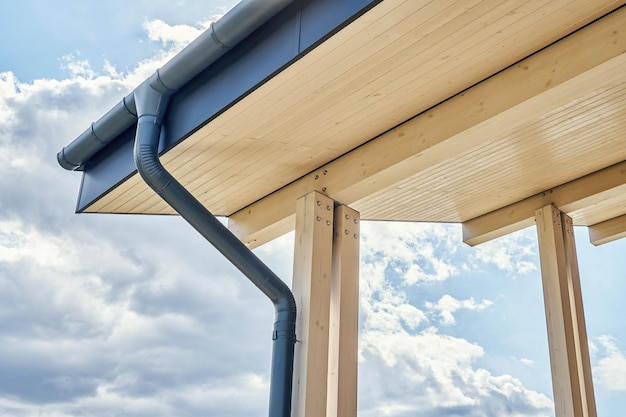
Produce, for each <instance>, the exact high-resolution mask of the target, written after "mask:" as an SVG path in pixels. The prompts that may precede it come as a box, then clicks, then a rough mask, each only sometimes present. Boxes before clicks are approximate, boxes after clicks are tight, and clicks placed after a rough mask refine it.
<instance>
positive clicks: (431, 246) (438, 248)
mask: <svg viewBox="0 0 626 417" xmlns="http://www.w3.org/2000/svg"><path fill="white" fill-rule="evenodd" d="M455 229H456V230H455ZM362 230H363V234H362V235H363V236H362V239H361V253H362V255H361V259H364V260H365V261H367V260H368V259H374V258H382V259H384V260H386V262H385V264H386V265H387V266H388V267H389V268H390V269H391V270H392V271H393V272H394V273H395V274H397V275H398V276H400V277H401V278H402V279H403V281H404V282H405V283H406V284H407V285H415V284H417V283H420V282H429V281H430V282H436V281H445V280H446V279H448V278H450V277H452V276H454V275H455V274H456V273H457V268H456V267H455V265H454V263H453V261H452V256H453V255H454V254H455V252H456V251H457V248H458V246H459V241H458V240H456V239H455V236H454V234H455V232H457V231H458V225H443V224H433V223H399V222H398V223H385V222H364V223H363V224H362ZM458 232H460V231H458ZM382 241H384V242H386V244H385V245H381V244H380V242H382Z"/></svg>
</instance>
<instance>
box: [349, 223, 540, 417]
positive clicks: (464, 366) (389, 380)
mask: <svg viewBox="0 0 626 417" xmlns="http://www.w3.org/2000/svg"><path fill="white" fill-rule="evenodd" d="M381 226H382V224H381V223H376V224H374V225H373V227H372V225H368V224H367V223H366V224H364V227H363V229H362V235H363V238H362V239H363V257H362V259H363V262H362V263H361V312H362V322H361V333H360V345H359V348H360V361H361V364H360V370H359V390H360V391H359V392H360V394H359V395H360V397H359V398H360V401H361V402H360V411H359V415H360V416H365V417H368V416H398V417H400V416H413V415H422V414H423V415H429V416H444V415H463V416H494V417H495V416H502V415H514V416H520V417H521V416H525V417H530V416H533V417H540V416H541V417H543V416H546V415H551V414H552V411H551V410H552V402H551V400H550V399H549V398H548V397H547V396H546V395H544V394H541V393H538V392H536V391H532V390H529V389H527V388H525V387H524V386H523V384H522V383H521V382H520V380H518V379H516V378H515V377H513V376H510V375H493V374H492V373H490V372H489V371H487V370H485V369H481V368H477V367H476V366H475V363H476V360H477V359H478V358H480V357H482V356H483V355H484V354H485V352H484V349H483V348H482V347H481V346H479V345H477V344H475V343H471V342H469V341H468V340H465V339H463V338H460V337H455V336H451V335H446V334H443V333H441V330H438V329H437V328H436V327H433V326H432V324H431V322H430V321H429V319H428V317H427V315H426V314H425V313H424V312H423V311H421V310H419V309H418V308H417V307H415V306H414V305H412V304H410V303H409V298H408V296H407V294H406V293H405V292H404V291H403V289H404V288H408V287H407V284H408V283H410V284H411V285H413V286H422V287H427V286H429V285H431V284H432V283H433V282H439V281H440V280H439V279H438V278H434V279H421V280H416V281H411V280H408V282H407V279H406V278H405V276H403V275H402V274H403V272H404V271H407V270H408V269H409V268H407V266H406V265H407V264H409V263H413V262H422V263H424V264H426V265H434V264H435V263H434V262H432V259H433V258H435V257H437V256H442V257H443V258H444V259H446V258H448V259H449V261H446V262H451V260H450V259H451V256H452V254H454V253H455V251H456V248H455V244H454V243H452V242H451V241H450V240H449V239H451V236H453V234H452V233H451V231H452V230H453V228H452V227H450V228H441V227H440V226H439V225H402V227H397V226H395V225H393V224H392V225H391V227H390V228H389V229H385V228H384V227H381ZM384 226H387V224H384ZM389 230H390V231H389ZM441 232H443V233H441ZM443 234H445V236H443ZM429 235H430V236H433V239H432V242H430V243H429V241H428V238H427V236H429ZM375 241H377V243H376V244H374V242H375ZM381 242H384V244H381ZM429 245H430V246H429ZM422 247H432V248H434V249H433V250H432V251H429V250H426V251H425V252H420V250H421V249H422ZM416 253H417V254H418V256H416ZM424 253H425V255H423V256H421V257H420V256H419V254H424ZM416 258H417V261H416ZM390 270H391V271H392V272H390ZM449 271H452V269H450V270H449ZM449 271H448V272H447V273H446V275H445V278H442V279H446V278H448V277H449V276H450V272H449ZM394 274H397V275H399V278H400V279H399V282H398V284H395V283H394V279H393V275H394ZM433 276H435V277H436V276H437V274H434V275H431V278H432V277H433ZM397 281H398V280H395V282H397ZM491 304H492V303H491V301H489V300H483V301H481V302H476V301H474V299H472V298H469V299H465V300H457V299H455V298H453V297H451V296H450V295H444V296H442V297H441V298H440V300H439V301H438V302H437V303H429V304H427V307H428V308H430V309H431V310H433V311H436V312H437V313H438V314H439V315H440V317H441V318H442V319H443V320H444V321H445V322H446V323H448V324H451V323H453V322H454V316H453V315H452V313H453V312H455V311H458V310H459V309H469V310H482V309H484V308H487V307H488V306H490V305H491Z"/></svg>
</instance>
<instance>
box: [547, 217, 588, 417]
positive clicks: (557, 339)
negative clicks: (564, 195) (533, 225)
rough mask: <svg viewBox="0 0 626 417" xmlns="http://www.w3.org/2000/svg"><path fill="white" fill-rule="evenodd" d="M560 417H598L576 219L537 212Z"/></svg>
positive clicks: (550, 342)
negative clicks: (577, 249) (579, 261)
mask: <svg viewBox="0 0 626 417" xmlns="http://www.w3.org/2000/svg"><path fill="white" fill-rule="evenodd" d="M535 220H536V222H537V235H538V240H539V256H540V259H541V275H542V282H543V293H544V304H545V309H546V323H547V328H548V345H549V350H550V367H551V370H552V388H553V391H554V403H555V412H556V417H596V405H595V398H594V393H593V383H592V379H591V366H590V362H589V347H588V344H587V331H586V329H585V317H584V312H583V304H582V296H581V290H580V276H579V272H578V261H577V258H576V245H575V241H574V229H573V226H572V219H571V218H570V217H569V216H567V215H566V214H565V213H562V212H561V211H560V210H559V209H557V208H556V207H554V206H552V205H548V206H545V207H543V208H540V209H538V210H537V211H536V212H535Z"/></svg>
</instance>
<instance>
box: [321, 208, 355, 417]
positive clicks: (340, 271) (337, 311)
mask: <svg viewBox="0 0 626 417" xmlns="http://www.w3.org/2000/svg"><path fill="white" fill-rule="evenodd" d="M359 221H360V215H359V213H358V212H357V211H355V210H352V209H351V208H349V207H346V206H343V205H341V206H338V207H337V208H336V209H335V222H334V239H333V275H332V281H331V290H330V341H329V358H328V365H329V368H328V405H327V416H328V417H356V415H357V414H356V411H357V374H358V331H359V238H360V234H359V233H360V232H359V229H360V227H359Z"/></svg>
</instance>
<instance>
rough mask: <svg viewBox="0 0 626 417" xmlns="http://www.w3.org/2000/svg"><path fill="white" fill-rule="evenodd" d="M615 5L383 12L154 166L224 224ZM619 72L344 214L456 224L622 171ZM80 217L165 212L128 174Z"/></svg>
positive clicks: (501, 119) (618, 208)
mask: <svg viewBox="0 0 626 417" xmlns="http://www.w3.org/2000/svg"><path fill="white" fill-rule="evenodd" d="M621 4H622V2H621V1H620V2H618V1H601V0H596V1H588V0H575V1H572V0H529V1H478V0H473V1H472V0H459V1H441V0H433V1H430V2H429V1H417V0H409V1H404V2H403V1H389V0H388V1H383V2H382V3H381V4H379V5H377V6H376V7H374V8H373V9H372V10H370V11H369V12H367V13H366V14H365V15H363V16H361V17H360V18H359V19H357V20H356V21H355V22H353V23H351V24H350V25H349V26H347V27H346V28H344V29H342V30H341V31H340V32H339V33H337V34H336V35H334V36H333V37H331V38H330V39H328V40H327V41H325V42H324V43H323V44H321V45H320V46H318V47H317V48H315V49H314V50H312V51H311V52H309V53H308V54H307V55H305V56H304V57H303V58H301V59H300V60H299V61H297V62H295V63H294V64H292V65H291V66H290V67H288V68H287V69H285V70H284V71H282V72H281V73H280V74H278V75H276V76H275V77H274V78H272V79H271V80H269V81H268V82H267V83H265V84H264V85H262V86H261V87H260V88H258V89H257V90H255V91H254V92H253V93H251V94H250V95H248V96H247V97H245V98H244V99H243V100H241V101H240V102H238V103H237V104H235V105H234V106H233V107H231V108H230V109H229V110H227V111H225V112H224V113H222V114H221V115H220V116H218V117H217V118H216V119H214V120H213V121H211V122H210V123H209V124H207V125H205V126H204V127H203V128H201V129H200V130H199V131H197V132H196V133H194V134H193V135H192V136H190V137H189V138H187V139H186V140H184V141H183V142H181V143H180V144H179V145H177V146H176V147H175V148H173V149H172V150H170V151H169V152H167V153H166V154H165V155H164V156H163V158H162V160H163V162H164V164H165V166H166V168H167V169H169V170H171V172H172V173H173V174H174V175H175V176H176V177H177V178H178V179H179V180H180V181H181V182H182V183H183V184H184V185H185V186H186V187H187V188H188V189H189V190H190V191H192V193H193V194H194V195H195V196H196V197H197V198H198V199H199V200H200V201H202V202H203V203H204V204H205V205H206V206H207V207H208V208H209V209H210V210H211V211H212V212H213V213H215V214H217V215H224V216H228V215H231V214H232V213H235V212H237V211H239V210H241V209H242V208H244V207H246V206H248V205H250V204H252V203H254V202H255V201H257V200H260V199H262V198H263V197H265V196H266V195H268V194H271V193H272V192H274V191H276V190H278V189H280V188H281V187H283V186H285V185H287V184H289V183H291V182H292V181H295V180H296V179H298V178H300V177H302V176H304V175H306V174H308V173H310V172H311V171H313V170H315V169H316V168H318V167H320V166H322V165H324V164H325V163H327V162H329V161H331V160H334V159H336V158H338V157H340V156H341V155H343V154H345V153H347V152H349V151H351V150H352V149H354V148H356V147H358V146H360V145H362V144H363V143H365V142H367V141H369V140H371V139H373V138H375V137H377V136H378V135H380V134H382V133H384V132H385V131H388V130H389V129H391V128H393V127H395V126H397V125H399V124H400V123H402V122H404V121H406V120H408V119H410V118H411V117H414V116H416V115H418V114H420V113H422V112H424V111H426V110H428V109H429V108H431V107H433V106H435V105H437V104H438V103H441V102H443V101H445V100H447V99H449V98H450V97H452V96H454V95H456V94H458V93H459V92H461V91H463V90H465V89H467V88H468V87H470V86H472V85H474V84H476V83H478V82H480V81H481V80H485V79H487V78H488V77H490V76H492V75H493V74H495V73H497V72H499V71H501V70H502V69H504V68H506V67H508V66H510V65H512V64H514V63H515V62H517V61H519V60H521V59H523V58H525V57H527V56H529V55H530V54H532V53H534V52H536V51H538V50H540V49H542V48H544V47H546V46H547V45H549V44H551V43H553V42H555V41H557V40H558V39H560V38H562V37H563V36H565V35H567V34H569V33H571V32H573V31H575V30H577V29H579V28H581V27H582V26H584V25H585V24H588V23H590V22H592V21H593V20H595V19H597V18H599V17H601V16H602V15H604V14H606V13H608V12H609V11H611V10H614V9H615V8H617V7H619V6H620V5H621ZM624 64H626V63H622V67H621V68H624V66H623V65H624ZM616 73H617V74H619V76H616ZM623 73H624V71H619V70H616V67H615V62H613V63H612V64H611V65H608V64H607V65H606V66H605V67H602V68H594V69H592V70H590V71H589V72H588V73H584V74H581V75H580V76H578V77H576V79H575V80H574V81H570V82H568V83H564V84H563V85H561V86H559V87H558V88H555V89H553V90H550V93H549V94H545V95H543V96H541V99H540V100H535V101H533V100H532V99H531V100H528V101H527V102H525V103H524V104H523V105H518V106H515V107H512V108H511V109H510V110H507V111H506V112H503V113H499V114H495V115H493V117H491V118H490V119H489V120H487V121H484V122H482V123H481V125H480V126H478V127H477V128H474V129H466V130H464V131H463V133H462V135H463V136H462V137H459V136H458V135H457V136H456V137H455V139H454V142H450V143H451V144H453V146H455V147H456V146H462V147H463V149H462V150H461V151H460V152H459V151H458V149H455V152H451V154H453V155H454V156H453V157H450V158H447V157H445V156H444V157H442V158H441V160H440V161H438V162H437V163H435V164H431V166H429V167H428V168H426V169H424V170H422V171H420V172H419V173H417V174H413V175H410V176H408V177H407V178H405V179H404V180H402V181H400V182H397V183H395V184H394V185H393V186H388V187H385V188H383V189H381V190H378V191H376V192H373V194H371V195H370V196H368V197H366V198H363V199H361V200H359V201H357V202H356V203H353V204H351V206H352V207H354V208H355V209H357V210H359V211H360V212H361V215H362V218H367V219H394V220H413V221H441V222H461V221H466V220H468V219H471V218H474V217H476V216H479V215H481V214H484V213H487V212H490V211H492V210H495V209H497V208H499V207H503V206H505V205H507V204H511V203H514V202H516V201H519V200H521V199H524V198H526V197H529V196H531V195H533V194H536V193H539V192H542V191H544V190H548V189H550V188H552V187H555V186H557V185H559V184H563V183H565V182H567V181H571V180H573V179H576V178H579V177H581V176H583V175H586V174H589V173H591V172H594V171H597V170H599V169H602V168H604V167H606V166H609V165H611V164H615V163H617V162H620V161H623V160H626V134H625V132H626V117H624V115H625V114H626V109H625V106H626V94H625V91H624V90H625V89H626V77H625V76H623V75H622V74H623ZM547 82H549V80H548V81H547ZM518 93H519V92H518V91H517V90H516V86H515V85H511V86H510V90H508V89H507V90H505V91H500V92H499V93H498V94H502V95H504V96H507V95H510V96H515V95H516V94H518ZM483 99H484V102H485V104H486V105H489V97H484V98H477V100H479V101H480V102H481V104H482V101H483ZM464 117H466V115H465V114H453V115H452V117H449V118H448V119H442V120H440V123H441V124H444V125H447V124H450V125H454V124H455V123H457V122H458V120H462V119H463V118H464ZM486 136H488V137H487V139H485V137H486ZM459 144H462V145H459ZM451 146H452V145H451ZM85 211H86V212H107V213H154V214H168V213H170V212H171V211H170V209H169V207H168V206H167V205H166V204H165V203H164V202H162V201H161V200H160V199H159V198H158V197H157V196H155V195H154V193H153V192H152V191H150V190H149V189H148V188H147V186H145V185H144V183H143V182H142V181H141V179H140V178H139V177H138V176H137V175H134V176H132V177H130V178H129V179H128V180H126V181H125V182H124V183H122V184H120V185H119V186H118V187H117V188H115V189H114V190H112V191H111V192H110V193H108V194H107V195H105V196H104V197H103V198H101V199H100V200H98V201H96V202H95V203H94V204H93V205H91V206H90V207H88V208H87V209H86V210H85ZM624 213H626V196H625V197H623V198H622V197H619V196H617V197H614V198H612V199H610V200H607V201H605V202H603V203H601V204H595V205H591V206H589V207H586V208H584V209H581V210H578V211H577V212H575V213H572V214H573V217H574V219H575V220H576V221H577V222H578V223H579V224H594V223H597V222H599V221H602V220H605V219H608V218H611V217H615V216H616V215H619V214H624Z"/></svg>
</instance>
